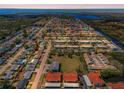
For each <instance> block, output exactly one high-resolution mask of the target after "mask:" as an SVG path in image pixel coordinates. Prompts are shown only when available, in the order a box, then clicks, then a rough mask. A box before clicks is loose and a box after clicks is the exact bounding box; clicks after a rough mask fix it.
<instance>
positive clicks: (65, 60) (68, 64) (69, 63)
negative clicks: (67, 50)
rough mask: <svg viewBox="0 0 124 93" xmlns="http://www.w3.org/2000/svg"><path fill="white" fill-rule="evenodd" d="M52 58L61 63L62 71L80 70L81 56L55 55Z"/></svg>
mask: <svg viewBox="0 0 124 93" xmlns="http://www.w3.org/2000/svg"><path fill="white" fill-rule="evenodd" d="M52 60H54V61H58V62H60V63H61V71H62V72H72V71H79V67H80V64H81V62H80V59H79V57H78V56H75V55H73V57H72V58H69V57H68V56H53V57H52Z"/></svg>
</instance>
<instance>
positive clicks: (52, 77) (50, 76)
mask: <svg viewBox="0 0 124 93" xmlns="http://www.w3.org/2000/svg"><path fill="white" fill-rule="evenodd" d="M46 81H48V82H59V81H61V73H60V72H48V73H47V74H46Z"/></svg>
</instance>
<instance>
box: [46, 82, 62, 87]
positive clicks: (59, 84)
mask: <svg viewBox="0 0 124 93" xmlns="http://www.w3.org/2000/svg"><path fill="white" fill-rule="evenodd" d="M60 86H61V83H48V82H47V83H45V87H60Z"/></svg>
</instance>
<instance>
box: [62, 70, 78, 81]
mask: <svg viewBox="0 0 124 93" xmlns="http://www.w3.org/2000/svg"><path fill="white" fill-rule="evenodd" d="M63 79H64V81H65V82H76V81H77V80H78V75H77V73H76V72H71V73H66V72H65V73H63Z"/></svg>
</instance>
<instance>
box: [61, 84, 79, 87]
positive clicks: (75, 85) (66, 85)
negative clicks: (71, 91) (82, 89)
mask: <svg viewBox="0 0 124 93" xmlns="http://www.w3.org/2000/svg"><path fill="white" fill-rule="evenodd" d="M63 85H64V87H74V88H78V87H79V83H64V84H63Z"/></svg>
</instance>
